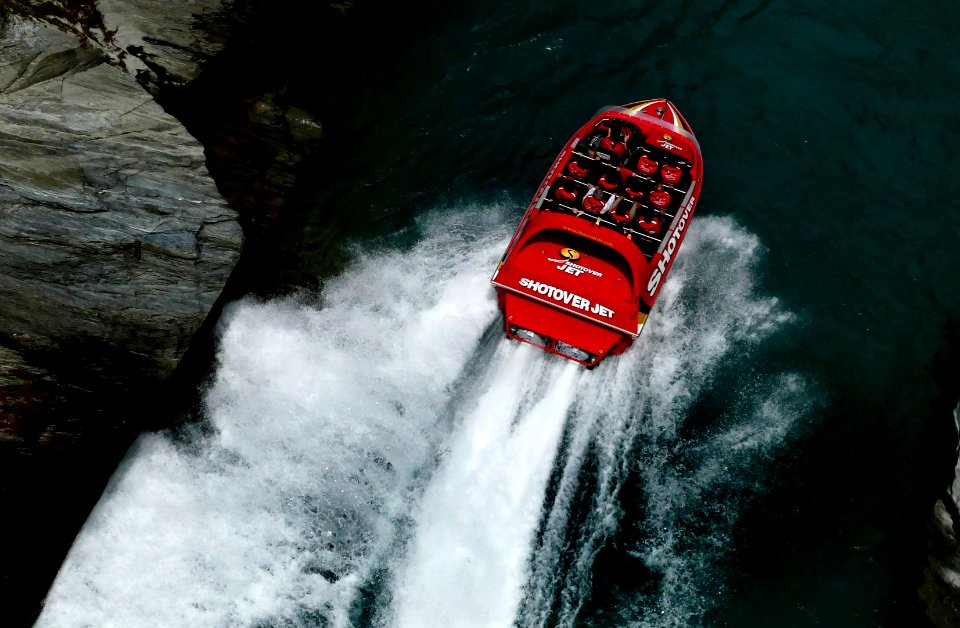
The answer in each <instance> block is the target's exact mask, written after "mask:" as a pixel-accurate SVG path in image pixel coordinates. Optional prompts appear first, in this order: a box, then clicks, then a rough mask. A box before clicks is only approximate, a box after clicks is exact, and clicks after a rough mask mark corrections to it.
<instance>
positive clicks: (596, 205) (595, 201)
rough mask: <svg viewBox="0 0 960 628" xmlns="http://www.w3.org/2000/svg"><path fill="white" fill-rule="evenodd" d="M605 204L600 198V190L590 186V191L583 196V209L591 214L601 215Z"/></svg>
mask: <svg viewBox="0 0 960 628" xmlns="http://www.w3.org/2000/svg"><path fill="white" fill-rule="evenodd" d="M605 205H606V203H604V202H603V200H602V199H601V198H600V190H598V189H597V188H595V187H593V186H592V185H591V186H590V189H589V190H588V191H587V193H586V194H584V195H583V208H584V209H585V210H587V211H588V212H590V213H591V214H602V213H603V210H604V206H605Z"/></svg>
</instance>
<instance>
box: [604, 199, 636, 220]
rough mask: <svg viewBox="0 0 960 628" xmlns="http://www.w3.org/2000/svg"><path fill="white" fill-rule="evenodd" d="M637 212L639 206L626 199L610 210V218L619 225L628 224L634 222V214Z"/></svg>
mask: <svg viewBox="0 0 960 628" xmlns="http://www.w3.org/2000/svg"><path fill="white" fill-rule="evenodd" d="M636 212H637V204H636V203H633V202H631V201H628V200H626V199H623V200H621V201H620V202H619V203H617V204H616V206H615V207H614V208H613V209H611V210H610V216H611V217H613V219H614V220H615V221H617V224H618V225H622V224H624V223H628V222H630V221H631V220H633V216H634V214H636Z"/></svg>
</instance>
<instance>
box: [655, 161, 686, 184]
mask: <svg viewBox="0 0 960 628" xmlns="http://www.w3.org/2000/svg"><path fill="white" fill-rule="evenodd" d="M681 176H683V171H682V170H680V168H677V167H676V166H664V167H663V168H662V169H661V170H660V178H661V179H663V182H664V183H666V184H667V185H676V184H677V183H679V182H680V177H681Z"/></svg>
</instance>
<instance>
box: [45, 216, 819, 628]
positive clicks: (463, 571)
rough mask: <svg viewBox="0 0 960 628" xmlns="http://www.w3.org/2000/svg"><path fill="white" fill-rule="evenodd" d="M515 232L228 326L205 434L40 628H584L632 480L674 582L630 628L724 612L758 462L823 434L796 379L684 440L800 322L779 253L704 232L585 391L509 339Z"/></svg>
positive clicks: (712, 226)
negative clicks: (772, 267) (580, 621)
mask: <svg viewBox="0 0 960 628" xmlns="http://www.w3.org/2000/svg"><path fill="white" fill-rule="evenodd" d="M498 215H499V210H498V208H490V207H482V208H476V207H475V208H471V209H470V210H469V211H467V212H447V213H445V214H443V213H441V214H437V215H433V216H430V217H427V218H424V219H423V224H422V225H421V228H422V230H423V237H422V239H421V240H420V241H419V243H418V244H416V245H415V246H413V247H411V248H409V249H407V250H384V251H379V252H365V253H357V256H356V261H355V263H354V264H353V265H352V266H351V267H350V268H349V269H348V270H347V271H346V272H345V273H343V274H342V276H340V277H338V278H336V279H334V280H331V281H329V282H328V283H327V284H326V285H325V286H324V288H323V290H322V293H321V294H320V295H319V297H311V298H304V297H301V298H296V299H293V298H290V299H280V300H276V301H270V302H259V301H253V300H243V301H240V302H237V303H235V304H233V305H232V306H231V307H230V308H228V310H227V311H226V312H225V313H224V316H223V317H222V320H221V323H220V329H219V352H218V367H217V370H216V374H215V378H214V380H213V382H212V383H211V385H210V388H209V390H207V391H206V394H205V415H206V420H205V422H204V424H202V425H198V426H194V427H193V428H192V429H188V430H179V431H177V432H175V433H174V432H171V433H152V434H145V435H143V436H142V437H141V438H140V439H139V440H138V441H137V443H136V444H135V445H134V447H132V448H131V451H130V452H129V454H128V455H127V457H126V459H125V461H124V463H123V464H122V465H121V467H120V469H118V470H117V472H116V474H115V475H114V477H113V478H112V480H111V482H110V484H109V486H108V487H107V489H106V491H105V492H104V495H103V497H102V498H101V500H100V503H99V504H98V505H97V507H96V509H95V510H94V512H93V513H92V514H91V516H90V517H89V519H88V521H87V522H86V525H85V526H84V528H83V530H82V531H81V533H80V535H79V536H78V538H77V539H76V541H75V543H74V546H73V547H72V549H71V550H70V553H69V555H68V556H67V559H66V561H65V562H64V564H63V566H62V568H61V570H60V573H59V574H58V576H57V578H56V581H55V582H54V585H53V587H52V588H51V590H50V592H49V594H48V597H47V600H46V603H45V607H44V610H43V612H42V614H41V616H40V619H39V621H38V623H37V626H39V627H40V628H44V627H61V626H83V625H92V626H125V627H134V626H157V625H168V626H195V627H199V626H224V625H231V626H264V625H291V626H295V625H296V626H325V625H333V626H361V625H383V626H401V627H406V626H410V627H420V626H504V627H507V626H512V625H515V624H517V623H519V624H521V625H525V626H527V625H529V626H541V625H573V624H574V623H575V620H576V619H577V617H578V614H579V613H580V612H581V611H582V609H583V607H584V605H585V604H586V603H587V601H588V600H589V598H590V595H591V582H592V575H591V570H592V567H593V564H594V559H595V557H596V555H597V553H598V551H599V550H600V548H601V547H602V546H603V545H604V544H605V543H606V542H607V541H608V540H609V539H610V538H611V537H612V536H613V535H615V534H616V533H617V531H618V526H620V516H621V504H620V503H619V499H620V493H621V490H622V488H623V486H624V483H625V482H627V480H628V478H629V477H633V478H634V481H637V480H639V482H640V483H641V485H642V486H643V488H644V495H645V499H646V513H647V514H646V516H645V517H644V519H643V521H642V523H641V524H640V525H641V527H642V530H640V531H639V532H640V537H642V539H643V541H642V542H641V543H639V544H638V545H637V546H635V547H630V548H627V551H629V552H631V553H632V555H635V557H636V559H637V560H638V561H639V562H641V563H642V564H643V565H645V568H646V569H648V570H649V571H650V572H651V573H653V574H655V575H656V576H657V577H656V578H654V579H653V582H654V585H652V586H651V587H650V588H649V589H648V590H642V591H638V592H637V593H636V594H635V595H634V596H633V597H632V598H631V599H629V600H625V601H624V602H623V606H624V608H623V611H624V614H623V616H624V617H625V618H626V620H625V622H626V623H633V622H635V623H636V624H638V625H681V624H683V623H685V622H689V621H690V620H691V619H694V620H695V619H696V618H697V617H699V616H701V615H702V614H703V613H704V612H706V611H707V610H709V608H710V606H711V605H712V604H714V603H716V601H717V599H718V596H721V595H722V583H718V582H716V579H715V578H712V577H711V576H712V575H713V572H712V571H711V569H712V564H713V562H714V561H715V560H717V559H718V558H719V557H720V556H721V555H722V552H723V547H724V546H725V545H726V544H727V543H728V541H729V533H730V530H731V529H732V526H733V523H734V522H735V520H736V512H737V498H738V495H739V494H740V493H742V490H741V489H742V486H741V484H742V483H744V482H748V481H749V469H750V468H751V461H754V460H755V459H756V458H757V457H758V456H773V455H776V452H777V450H778V448H779V447H780V446H781V445H782V444H783V443H784V442H785V440H786V439H787V438H788V437H789V432H790V426H791V422H792V421H794V420H795V419H796V417H798V416H800V415H801V414H802V413H803V412H804V408H803V400H804V398H805V395H804V392H803V388H804V385H803V383H802V382H801V381H799V379H798V378H796V377H793V376H790V375H789V374H784V375H781V376H777V377H773V378H772V379H771V381H770V382H767V383H763V382H761V383H760V384H757V382H756V381H754V382H751V384H750V387H749V389H748V388H747V385H746V384H745V385H744V391H743V395H742V398H743V399H744V401H743V402H742V404H741V405H742V407H737V408H731V409H730V416H731V417H732V418H731V419H730V420H729V421H726V422H721V423H720V424H718V425H716V426H714V427H713V428H712V429H709V430H705V433H704V434H702V435H700V436H699V437H698V438H691V437H689V436H683V435H682V434H681V432H682V427H683V424H684V421H685V419H686V418H687V416H688V414H689V412H690V408H691V405H692V404H693V403H694V401H695V400H696V398H697V396H698V394H699V393H700V391H701V390H702V389H703V387H704V386H706V385H707V384H708V383H709V381H710V380H711V378H712V377H713V376H714V374H715V373H716V372H717V371H718V369H722V368H723V360H724V356H725V355H728V354H729V353H730V352H731V351H735V350H738V349H743V348H746V347H749V346H750V345H753V344H756V343H758V342H760V341H762V340H763V339H764V338H766V337H767V336H768V335H770V334H771V333H773V332H775V331H776V330H777V329H779V328H781V327H782V326H784V325H785V324H788V323H789V321H790V316H789V314H787V313H785V312H783V311H782V310H781V309H780V307H779V305H778V303H777V301H776V299H772V298H765V297H761V296H758V295H756V294H755V293H754V285H753V280H752V272H753V268H754V266H755V265H756V263H757V261H758V260H759V257H760V246H759V243H758V242H757V240H756V238H754V237H753V236H752V235H750V234H748V233H745V232H744V231H743V230H742V229H740V228H739V227H737V226H736V225H735V224H734V223H733V222H732V221H731V220H729V219H723V218H720V219H718V218H703V219H699V220H698V221H695V222H694V223H693V224H692V225H691V227H690V234H689V236H688V239H687V243H686V244H685V251H684V254H683V255H681V256H680V258H679V259H678V260H677V264H676V266H675V268H674V270H673V271H672V273H671V276H670V279H669V280H668V281H667V283H666V284H665V286H664V290H663V293H662V296H661V299H660V302H659V303H658V305H657V307H656V308H655V310H654V312H653V314H652V316H651V319H650V323H649V324H648V325H647V327H646V328H645V331H644V334H643V336H641V338H640V339H639V340H638V342H637V344H636V345H635V346H634V347H633V348H631V349H630V350H629V351H628V352H627V353H626V354H624V355H623V356H620V357H617V358H611V359H608V360H607V361H606V362H605V363H604V364H602V365H601V366H600V367H599V368H597V369H595V370H593V371H586V370H584V369H582V368H580V367H579V366H578V365H576V364H574V363H572V362H568V361H565V360H562V359H559V358H557V357H555V356H551V355H549V354H546V353H544V352H542V351H540V350H539V349H536V348H532V347H529V346H525V345H521V344H518V343H514V342H508V341H507V340H506V339H505V338H503V334H502V331H501V330H500V324H501V323H500V321H499V320H498V311H497V307H496V302H495V298H494V294H493V291H492V289H491V287H490V283H489V279H490V275H491V274H492V270H493V268H494V267H495V265H496V262H497V260H498V259H499V256H500V255H501V253H502V252H503V249H504V246H505V245H506V242H507V240H508V238H509V235H510V234H509V232H507V231H506V230H505V229H504V227H503V225H505V224H512V221H511V220H509V219H503V220H500V219H499V217H498ZM477 216H488V217H490V218H488V222H486V223H483V222H482V221H481V222H480V223H478V221H477ZM681 450H682V451H681ZM678 452H679V453H678ZM720 494H723V495H727V496H728V498H727V501H726V502H722V503H719V504H718V503H712V504H711V506H710V509H711V511H712V512H714V513H722V517H719V518H718V520H717V521H714V522H713V525H712V527H711V532H710V534H709V535H707V536H703V535H701V536H699V537H697V536H696V532H695V531H692V530H695V528H696V526H695V525H694V524H695V522H693V523H691V520H690V517H691V515H690V511H691V510H703V507H702V506H699V505H698V503H699V502H700V501H701V500H703V499H706V498H708V497H709V498H710V499H715V498H716V495H720ZM691 535H693V536H691Z"/></svg>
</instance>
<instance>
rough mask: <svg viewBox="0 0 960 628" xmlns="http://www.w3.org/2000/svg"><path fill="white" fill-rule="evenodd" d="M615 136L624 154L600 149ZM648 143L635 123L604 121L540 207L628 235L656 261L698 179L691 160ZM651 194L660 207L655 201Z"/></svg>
mask: <svg viewBox="0 0 960 628" xmlns="http://www.w3.org/2000/svg"><path fill="white" fill-rule="evenodd" d="M611 123H613V125H614V128H613V129H612V130H611V129H610V127H611ZM618 127H619V128H618ZM624 128H625V130H624ZM611 134H620V135H619V139H620V140H622V147H621V148H620V150H619V151H616V152H615V151H612V150H604V148H603V147H601V146H598V144H599V142H598V141H597V138H598V137H600V139H603V137H609V136H610V135H611ZM644 138H645V134H644V133H643V132H642V131H641V130H640V129H639V128H637V127H636V126H635V125H633V124H630V123H629V122H623V121H620V120H613V121H611V120H601V121H600V122H599V123H598V124H597V128H596V129H595V130H594V131H592V132H589V133H587V134H586V135H585V136H584V137H583V138H581V140H580V141H578V142H576V144H575V146H574V149H573V151H572V152H571V153H570V155H569V156H568V157H567V158H566V159H565V162H564V163H562V164H561V167H560V168H558V174H557V175H556V176H555V178H554V180H553V181H552V182H551V184H550V185H549V186H548V187H547V188H546V189H544V192H543V193H542V195H541V197H540V198H539V199H538V200H537V204H536V207H537V208H538V209H540V210H544V211H561V212H566V213H570V214H573V215H575V216H578V217H580V218H583V219H584V220H589V221H591V222H593V223H595V224H597V225H601V226H605V227H607V228H610V229H613V230H615V231H617V232H619V233H622V234H624V235H626V236H627V237H628V238H629V239H630V240H631V241H632V242H634V243H635V244H636V245H637V247H638V248H639V249H640V251H641V252H642V253H643V255H644V257H646V258H647V259H648V260H649V259H652V258H653V256H654V255H655V254H656V253H657V251H658V250H659V248H660V245H661V243H662V242H663V240H664V238H665V237H666V235H667V233H668V232H669V227H670V225H671V224H672V223H673V220H674V218H675V217H676V215H677V211H678V210H679V208H680V207H681V206H682V205H683V203H684V202H685V201H686V199H687V196H688V193H689V191H690V188H691V185H692V178H691V173H690V163H689V162H688V161H687V160H685V159H683V158H681V157H679V156H677V155H675V154H673V153H671V152H670V151H667V150H664V149H662V148H659V147H658V146H655V145H653V144H649V143H646V142H645V141H644ZM610 144H611V142H607V143H606V145H607V146H610ZM644 171H646V173H644ZM665 172H667V173H668V175H665V174H664V173H665ZM669 175H672V176H669ZM674 179H676V180H674ZM667 181H672V183H668V182H667ZM651 193H653V194H654V197H655V198H656V200H657V201H659V203H654V202H653V201H652V200H651ZM664 193H666V194H664ZM666 199H668V200H666Z"/></svg>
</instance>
